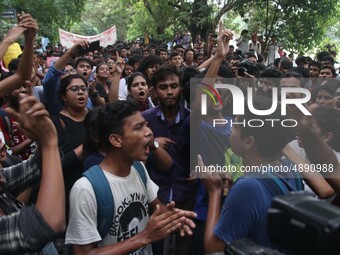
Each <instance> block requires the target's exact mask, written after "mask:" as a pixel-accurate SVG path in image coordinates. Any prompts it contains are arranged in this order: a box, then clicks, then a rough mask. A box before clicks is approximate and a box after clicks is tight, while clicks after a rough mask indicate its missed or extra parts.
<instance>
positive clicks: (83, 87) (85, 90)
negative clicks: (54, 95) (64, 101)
mask: <svg viewBox="0 0 340 255" xmlns="http://www.w3.org/2000/svg"><path fill="white" fill-rule="evenodd" d="M68 90H69V91H71V92H72V93H79V90H81V91H82V92H84V93H85V92H88V87H87V86H86V85H83V86H76V85H75V86H72V87H70V88H68V89H67V90H66V91H68Z"/></svg>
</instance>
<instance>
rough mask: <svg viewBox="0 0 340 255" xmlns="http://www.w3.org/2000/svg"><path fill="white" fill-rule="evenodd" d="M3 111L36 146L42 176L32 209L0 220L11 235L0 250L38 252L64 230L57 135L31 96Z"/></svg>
mask: <svg viewBox="0 0 340 255" xmlns="http://www.w3.org/2000/svg"><path fill="white" fill-rule="evenodd" d="M6 111H7V113H8V114H11V115H12V116H13V117H14V118H15V119H16V120H17V121H18V123H19V126H20V128H21V130H22V131H23V132H24V133H25V135H27V136H28V137H30V138H31V139H33V140H35V141H36V142H37V143H38V145H39V149H40V154H41V160H42V168H41V169H42V170H41V172H42V175H41V176H42V177H41V182H40V190H39V193H38V198H37V203H36V206H35V207H32V206H30V207H24V208H23V209H21V210H20V211H19V212H18V213H13V214H10V215H8V216H3V217H0V225H1V227H4V226H11V228H10V229H9V228H8V227H7V229H8V231H11V235H8V234H7V235H6V236H9V239H8V240H7V239H6V238H4V239H3V238H2V237H1V238H2V239H1V240H2V242H1V246H0V251H1V252H3V253H4V254H7V253H11V254H14V253H15V254H24V253H26V252H33V251H35V252H38V251H40V250H41V249H42V247H43V246H44V245H45V244H47V243H48V242H50V241H52V240H53V239H54V238H55V237H56V234H57V233H60V232H62V231H64V230H65V192H64V181H63V176H62V170H61V163H60V155H59V150H58V141H57V132H56V130H55V128H54V126H53V124H52V122H51V120H50V119H49V115H48V112H47V111H46V110H45V108H44V106H43V104H41V103H38V102H37V101H36V99H35V98H34V96H29V97H25V98H23V99H21V100H20V103H19V111H18V112H16V111H14V110H13V109H12V108H9V107H8V108H6ZM28 167H30V165H28ZM25 171H26V170H25V169H23V170H22V172H23V173H24V172H25ZM20 178H23V176H22V175H20V176H19V179H20ZM19 181H20V180H19ZM51 201H53V202H52V203H51ZM4 242H8V243H9V244H8V245H7V244H5V243H4Z"/></svg>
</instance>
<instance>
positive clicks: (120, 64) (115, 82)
mask: <svg viewBox="0 0 340 255" xmlns="http://www.w3.org/2000/svg"><path fill="white" fill-rule="evenodd" d="M123 70H124V61H123V59H122V58H118V60H117V63H116V71H115V72H114V74H113V78H112V82H111V87H110V91H109V102H110V103H111V102H115V101H117V100H118V96H119V81H120V77H121V75H122V73H123Z"/></svg>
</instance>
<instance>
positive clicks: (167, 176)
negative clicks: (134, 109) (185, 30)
mask: <svg viewBox="0 0 340 255" xmlns="http://www.w3.org/2000/svg"><path fill="white" fill-rule="evenodd" d="M181 77H182V73H181V72H180V71H179V70H178V69H177V68H176V66H174V65H164V66H161V67H160V68H159V69H158V70H157V71H156V72H155V73H154V74H153V76H152V79H151V84H152V86H153V89H154V91H155V94H156V95H157V98H158V101H159V105H158V106H156V107H154V108H151V109H149V110H147V111H145V112H143V117H144V118H145V119H146V121H147V122H148V124H149V127H150V128H151V130H152V131H153V133H154V137H155V140H156V142H157V143H156V146H157V145H158V146H159V147H162V148H164V149H166V150H167V152H168V153H169V154H170V156H171V157H172V159H173V165H172V166H171V167H170V168H169V170H167V171H160V170H159V169H158V168H157V166H156V165H155V164H154V162H153V159H152V158H153V156H152V153H151V154H150V155H149V157H148V160H147V162H146V166H147V169H148V172H149V175H150V177H151V179H152V180H153V181H154V182H155V183H156V184H157V185H158V186H159V191H158V197H159V199H160V200H161V202H163V203H168V202H169V201H175V202H176V206H177V207H178V208H180V209H185V210H192V209H193V207H194V204H195V200H196V191H197V184H196V183H192V182H189V181H188V178H189V174H190V169H189V168H190V167H189V157H187V155H188V152H187V151H186V149H187V146H185V141H186V139H185V137H184V132H183V129H182V126H183V122H184V120H185V119H186V118H187V117H188V116H189V110H188V109H186V108H184V107H183V106H181V105H180V104H179V101H180V99H181V92H182V88H181V85H180V84H181ZM160 246H162V245H160ZM158 248H160V247H158ZM160 249H161V251H158V252H162V248H160ZM190 249H191V241H190V239H188V238H187V237H185V238H180V237H179V236H177V237H176V254H191V252H190ZM179 250H180V251H181V253H179ZM154 253H155V254H159V253H157V252H155V251H154Z"/></svg>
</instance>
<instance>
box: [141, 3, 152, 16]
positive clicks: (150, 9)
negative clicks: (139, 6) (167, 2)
mask: <svg viewBox="0 0 340 255" xmlns="http://www.w3.org/2000/svg"><path fill="white" fill-rule="evenodd" d="M143 3H144V6H145V8H146V9H147V10H148V12H149V13H150V15H151V16H152V17H155V13H154V12H153V10H152V8H151V5H150V3H149V1H148V0H143Z"/></svg>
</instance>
